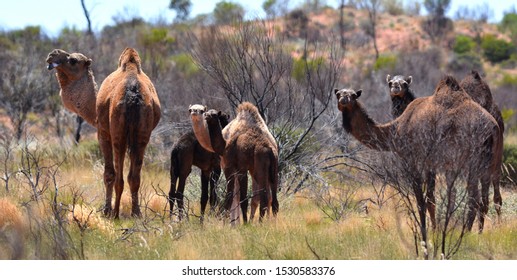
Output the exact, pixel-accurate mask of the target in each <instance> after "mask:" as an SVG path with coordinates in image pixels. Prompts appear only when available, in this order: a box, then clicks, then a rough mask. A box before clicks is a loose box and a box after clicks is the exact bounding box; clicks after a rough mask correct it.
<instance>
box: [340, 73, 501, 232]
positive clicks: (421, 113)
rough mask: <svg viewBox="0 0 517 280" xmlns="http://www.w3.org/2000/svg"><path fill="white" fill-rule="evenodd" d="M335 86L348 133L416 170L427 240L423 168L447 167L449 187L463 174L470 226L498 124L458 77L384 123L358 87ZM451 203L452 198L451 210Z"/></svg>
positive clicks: (446, 80) (447, 78)
mask: <svg viewBox="0 0 517 280" xmlns="http://www.w3.org/2000/svg"><path fill="white" fill-rule="evenodd" d="M334 92H335V95H336V97H337V100H338V109H339V110H340V111H341V112H342V117H343V127H344V129H345V130H346V131H347V132H348V133H350V134H352V135H353V136H354V137H355V138H356V139H357V140H359V141H360V142H361V143H363V144H364V145H366V146H367V147H369V148H372V149H376V150H382V151H391V152H393V153H394V154H395V155H397V156H398V157H399V158H400V159H401V160H402V161H404V162H405V163H407V165H408V166H409V169H410V171H414V173H416V174H414V175H415V178H414V186H413V190H414V191H415V192H414V193H415V199H416V201H417V204H418V206H419V207H418V215H419V217H420V221H421V224H420V226H421V232H422V234H423V236H422V237H423V239H424V240H427V235H426V222H425V221H426V216H425V212H426V208H427V203H426V201H425V198H424V194H423V189H422V182H423V181H424V180H423V179H424V178H423V177H424V175H423V174H426V173H427V172H428V171H429V170H433V171H436V172H443V173H445V179H446V183H447V189H448V191H449V192H451V193H452V192H453V190H454V182H455V180H456V178H457V176H459V175H463V176H466V177H467V192H468V197H469V201H468V205H469V208H468V214H467V224H466V226H467V228H468V229H469V230H471V229H472V225H473V222H474V220H475V216H476V213H477V214H478V215H480V212H479V193H478V188H477V182H478V181H480V180H481V181H483V182H486V181H487V180H489V178H490V174H489V173H490V172H488V171H486V170H488V169H490V168H491V166H492V165H493V160H492V158H493V153H492V151H494V148H495V146H496V143H497V141H498V138H499V127H498V125H497V122H496V121H495V119H494V118H493V117H492V116H491V115H490V114H489V113H488V112H487V111H486V110H484V109H483V108H482V107H481V106H480V105H479V104H477V103H476V102H474V101H473V100H472V99H471V98H470V97H469V96H468V94H467V93H465V91H464V90H463V89H462V88H461V87H460V86H459V84H458V82H457V81H456V79H454V78H453V77H452V76H445V77H444V78H443V79H442V80H441V81H440V82H439V83H438V85H437V87H436V89H435V92H434V94H433V95H432V96H429V97H421V98H417V99H415V100H414V101H413V102H411V103H410V104H409V105H408V107H407V108H406V110H405V111H404V112H403V113H402V115H400V116H399V117H398V118H396V119H395V120H392V121H390V122H388V123H385V124H377V123H376V122H375V121H374V120H373V119H372V118H371V117H370V116H369V115H368V114H367V113H366V110H365V109H364V107H363V106H362V104H361V103H360V102H358V101H357V99H358V98H359V97H360V96H361V93H362V90H357V91H355V90H353V89H341V90H338V89H335V90H334ZM460 116H461V117H460ZM487 143H490V144H491V146H489V145H488V144H487ZM487 166H488V167H489V168H488V169H487V168H486V167H487ZM452 203H453V200H452V199H450V200H449V201H448V208H447V209H449V211H450V209H451V204H452ZM480 221H481V219H480ZM479 226H480V230H482V227H483V225H482V224H481V223H480V224H479Z"/></svg>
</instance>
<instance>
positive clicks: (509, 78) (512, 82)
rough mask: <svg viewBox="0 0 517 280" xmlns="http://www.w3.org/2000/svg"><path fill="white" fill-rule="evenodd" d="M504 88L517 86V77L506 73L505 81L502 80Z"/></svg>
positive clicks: (504, 75)
mask: <svg viewBox="0 0 517 280" xmlns="http://www.w3.org/2000/svg"><path fill="white" fill-rule="evenodd" d="M501 85H502V86H517V76H514V75H511V74H507V73H504V74H503V79H502V80H501Z"/></svg>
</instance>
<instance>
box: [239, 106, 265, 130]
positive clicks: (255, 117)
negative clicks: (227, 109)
mask: <svg viewBox="0 0 517 280" xmlns="http://www.w3.org/2000/svg"><path fill="white" fill-rule="evenodd" d="M237 116H241V117H242V118H246V119H249V120H250V121H252V122H253V123H256V124H264V125H265V122H264V119H263V118H262V116H260V113H259V111H258V109H257V107H256V106H255V105H253V104H251V103H250V102H247V101H245V102H242V103H241V104H239V106H238V107H237Z"/></svg>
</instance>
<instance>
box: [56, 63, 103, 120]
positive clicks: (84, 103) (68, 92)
mask: <svg viewBox="0 0 517 280" xmlns="http://www.w3.org/2000/svg"><path fill="white" fill-rule="evenodd" d="M57 78H58V80H59V84H60V86H61V99H62V101H63V104H64V106H65V108H67V109H68V110H70V111H72V112H74V113H76V114H78V115H79V116H81V117H82V118H83V119H84V120H86V122H88V123H89V124H91V125H93V126H95V127H96V119H97V113H96V95H97V83H95V78H94V76H93V74H92V73H91V72H90V71H89V72H88V74H87V75H83V76H81V77H80V78H78V79H75V78H73V77H71V76H69V75H66V74H65V73H63V72H61V71H58V72H57Z"/></svg>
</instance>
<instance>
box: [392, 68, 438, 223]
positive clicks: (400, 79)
mask: <svg viewBox="0 0 517 280" xmlns="http://www.w3.org/2000/svg"><path fill="white" fill-rule="evenodd" d="M412 81H413V77H412V76H407V77H406V76H403V75H396V76H395V77H393V78H392V77H391V75H389V74H388V75H387V76H386V83H387V84H388V88H389V90H390V98H391V115H392V116H393V118H398V117H399V116H400V115H402V113H404V111H405V110H406V108H407V106H408V105H409V103H411V102H413V100H415V98H416V97H415V94H414V92H413V90H412V89H411V87H410V85H411V82H412ZM425 185H426V188H425V190H426V194H425V197H426V201H427V205H428V207H427V211H428V212H429V217H430V218H431V224H432V225H433V227H434V226H435V225H436V214H435V213H436V210H435V209H436V198H435V196H434V189H435V185H436V173H435V172H434V171H429V172H428V173H427V174H426V176H425Z"/></svg>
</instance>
